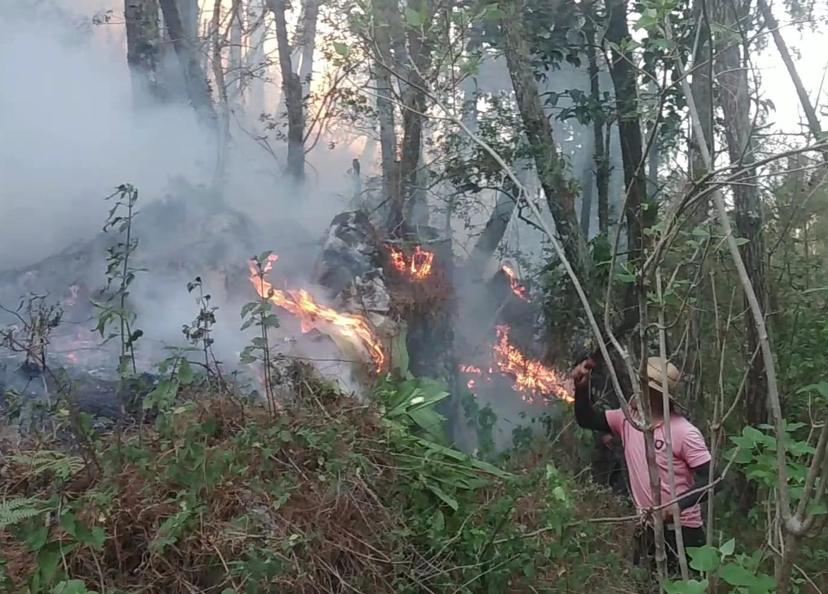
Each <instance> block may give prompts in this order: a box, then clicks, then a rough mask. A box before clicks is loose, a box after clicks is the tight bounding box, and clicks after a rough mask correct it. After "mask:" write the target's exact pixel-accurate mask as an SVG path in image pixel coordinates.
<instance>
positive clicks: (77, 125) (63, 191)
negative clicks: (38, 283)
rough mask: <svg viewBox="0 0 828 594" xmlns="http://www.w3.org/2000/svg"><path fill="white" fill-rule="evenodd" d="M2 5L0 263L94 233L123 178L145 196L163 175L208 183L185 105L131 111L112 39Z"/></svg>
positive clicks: (204, 151) (13, 263) (55, 17)
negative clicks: (107, 197)
mask: <svg viewBox="0 0 828 594" xmlns="http://www.w3.org/2000/svg"><path fill="white" fill-rule="evenodd" d="M4 4H5V3H4ZM10 4H12V5H14V6H4V7H2V8H0V85H1V86H2V88H3V92H2V93H0V138H2V139H3V141H2V143H0V180H2V182H1V183H0V206H1V207H2V215H0V269H2V268H8V267H17V266H20V265H25V264H28V263H31V262H34V261H36V260H38V259H40V258H42V257H45V256H49V255H51V254H53V253H55V252H56V251H58V250H59V249H60V248H61V247H63V246H65V245H66V244H67V243H69V242H71V241H73V240H76V239H80V238H88V237H91V236H92V235H93V234H94V233H95V232H96V231H97V230H98V229H100V227H101V225H102V221H103V218H104V216H105V214H106V209H105V205H104V204H103V203H102V198H103V196H105V195H106V194H107V193H109V192H110V191H111V189H112V188H113V187H114V186H117V185H118V184H120V183H122V182H131V183H134V184H135V185H137V186H138V187H139V188H140V189H141V191H142V195H144V196H146V197H147V198H148V199H150V198H152V197H157V196H160V195H161V193H162V192H163V189H164V187H165V185H166V183H167V181H168V179H169V177H170V176H173V175H180V176H183V177H185V178H189V179H191V180H194V181H196V180H198V179H203V178H205V177H206V175H207V174H208V171H209V170H208V167H209V165H210V164H211V159H212V152H213V151H212V148H211V146H210V143H209V141H208V138H206V137H205V135H204V133H203V132H202V131H200V130H199V128H198V126H197V124H196V121H195V117H194V114H193V113H192V110H191V109H188V108H187V106H185V105H169V106H164V107H163V108H159V109H152V110H145V111H143V112H141V113H140V114H136V113H135V112H134V111H133V110H132V108H131V106H132V89H131V86H130V77H129V71H128V69H127V68H126V58H125V52H124V51H120V52H119V51H118V50H119V48H118V44H117V39H118V38H117V37H115V38H114V40H115V41H114V42H113V38H112V37H111V36H106V35H99V34H97V33H98V32H97V31H95V30H94V29H90V28H89V26H86V27H84V26H80V23H83V17H82V16H79V15H72V14H71V13H68V14H67V13H63V12H59V11H56V10H53V9H50V8H48V7H46V6H43V5H41V4H40V3H37V4H35V3H29V2H25V1H24V2H22V3H17V2H15V3H10ZM65 4H70V3H65ZM86 22H87V23H88V22H89V18H88V16H87V19H86ZM105 26H106V25H102V26H101V27H105ZM91 27H94V25H91Z"/></svg>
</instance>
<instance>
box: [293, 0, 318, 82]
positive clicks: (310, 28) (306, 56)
mask: <svg viewBox="0 0 828 594" xmlns="http://www.w3.org/2000/svg"><path fill="white" fill-rule="evenodd" d="M318 19H319V0H304V2H302V13H301V14H300V15H299V26H298V31H297V33H296V42H295V47H294V50H293V55H294V59H295V62H296V63H295V64H294V66H295V67H297V72H298V74H299V80H300V81H302V87H303V89H304V94H305V95H307V94H308V93H309V92H310V83H311V76H312V74H313V54H314V51H315V50H316V23H317V21H318Z"/></svg>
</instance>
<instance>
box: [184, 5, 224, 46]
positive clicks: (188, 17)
mask: <svg viewBox="0 0 828 594" xmlns="http://www.w3.org/2000/svg"><path fill="white" fill-rule="evenodd" d="M177 1H178V12H179V14H180V15H181V28H182V29H183V30H184V35H186V36H187V39H192V40H196V39H198V0H177ZM217 1H218V2H221V0H217Z"/></svg>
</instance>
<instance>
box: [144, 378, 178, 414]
mask: <svg viewBox="0 0 828 594" xmlns="http://www.w3.org/2000/svg"><path fill="white" fill-rule="evenodd" d="M177 394H178V380H177V379H166V380H162V381H160V382H158V385H157V386H155V388H154V389H153V390H152V392H150V393H149V394H147V397H146V398H144V402H143V404H142V406H143V408H144V410H149V409H151V408H166V407H168V406H170V405H171V404H172V403H173V401H174V400H175V397H176V395H177Z"/></svg>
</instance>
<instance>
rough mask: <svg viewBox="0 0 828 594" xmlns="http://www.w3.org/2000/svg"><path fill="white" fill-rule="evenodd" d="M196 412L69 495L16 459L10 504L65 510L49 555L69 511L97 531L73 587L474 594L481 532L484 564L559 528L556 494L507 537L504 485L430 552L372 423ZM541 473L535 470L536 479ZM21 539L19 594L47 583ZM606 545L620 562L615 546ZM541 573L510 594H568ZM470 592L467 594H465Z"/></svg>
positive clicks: (127, 442) (130, 441)
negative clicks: (18, 500) (553, 506)
mask: <svg viewBox="0 0 828 594" xmlns="http://www.w3.org/2000/svg"><path fill="white" fill-rule="evenodd" d="M189 406H190V407H191V409H190V410H189V411H187V412H181V413H180V414H177V415H172V416H170V417H169V418H170V425H169V426H167V427H166V428H164V429H161V430H159V429H148V428H146V429H145V430H144V431H143V433H142V435H141V436H140V437H139V435H138V434H137V433H133V434H130V435H128V436H124V437H123V438H122V439H121V440H120V444H118V440H116V439H114V437H109V438H107V439H106V440H105V442H104V443H103V444H102V445H101V446H100V447H99V449H100V451H101V452H102V454H101V455H100V456H99V459H100V464H101V468H102V470H101V471H100V472H99V471H97V470H95V466H94V465H88V466H87V467H86V468H85V469H83V470H82V471H80V472H78V473H76V474H75V475H74V476H71V477H70V478H69V479H68V480H65V481H59V480H56V479H55V477H54V476H52V475H49V474H48V473H47V474H43V473H41V474H38V473H36V472H35V471H34V469H33V468H31V467H30V466H26V465H24V464H20V463H18V462H13V461H11V460H10V459H9V458H6V460H5V462H4V463H2V465H0V493H2V495H0V497H14V496H39V497H41V498H42V499H44V500H45V499H49V498H55V500H59V501H60V502H61V503H60V508H59V510H56V511H53V512H52V513H50V514H49V516H48V517H49V522H50V524H49V528H48V536H49V540H50V541H52V542H65V543H69V542H70V539H71V537H70V535H69V534H68V533H67V531H66V530H65V529H64V528H63V527H61V526H60V525H59V523H58V522H57V520H56V517H57V516H58V511H65V510H72V511H73V513H74V514H75V516H76V517H77V519H78V520H80V521H81V522H82V523H83V524H84V525H86V526H87V527H88V528H90V529H92V528H95V529H100V530H102V532H103V534H104V535H105V539H104V541H103V545H102V546H101V547H100V548H97V549H96V548H95V547H92V546H79V547H77V548H74V549H72V550H70V551H67V552H66V554H65V555H63V556H62V559H61V567H62V568H63V569H64V571H65V573H66V575H68V576H71V577H72V578H74V579H81V580H83V581H84V582H85V583H86V584H87V585H88V587H89V588H90V589H94V590H97V591H99V592H104V591H106V592H114V591H118V592H136V593H137V592H142V593H145V594H179V593H181V594H184V593H187V594H194V593H196V592H223V591H225V589H228V588H229V589H230V591H234V592H245V591H251V592H285V593H294V592H295V593H316V592H319V593H321V592H363V593H366V594H369V593H379V592H438V591H439V592H455V591H456V592H461V591H465V592H474V591H478V590H477V589H476V587H477V586H478V585H479V584H480V583H481V581H482V580H481V577H480V575H478V574H484V573H485V572H489V571H492V565H491V563H489V564H488V565H487V564H486V563H484V562H483V561H479V562H478V565H479V567H474V563H470V562H469V559H468V555H465V554H460V553H458V551H459V550H460V547H462V546H466V545H465V544H464V541H465V540H466V539H468V538H470V536H469V535H471V534H474V532H473V531H474V530H477V531H488V532H491V535H492V536H491V541H492V542H491V543H489V544H487V545H486V547H484V552H486V551H494V552H498V551H499V550H500V549H504V550H506V549H508V547H509V546H510V545H511V544H513V542H512V541H511V540H510V539H514V538H515V536H514V535H516V534H517V535H519V534H521V533H524V532H531V531H533V530H536V529H538V527H543V526H545V525H546V524H547V523H548V521H549V515H550V502H549V498H548V494H547V493H545V492H544V491H543V489H535V490H533V491H531V492H526V493H521V494H520V496H519V497H517V498H516V499H515V502H514V505H513V509H512V510H511V511H510V513H509V514H508V518H507V517H505V516H504V519H508V525H507V526H505V527H499V526H497V524H498V521H499V520H497V518H495V519H494V520H493V519H492V517H490V516H487V512H486V510H487V508H488V507H490V506H493V505H496V504H497V502H498V501H502V500H503V498H505V497H508V496H510V493H509V486H508V485H507V484H505V483H502V482H493V483H491V484H490V485H489V486H488V487H484V488H481V489H478V490H477V491H475V492H474V494H473V495H472V498H471V499H467V500H466V501H465V503H464V505H466V506H468V507H473V508H474V509H471V510H465V511H469V512H470V513H467V514H466V515H465V516H463V517H464V519H463V525H462V526H460V527H459V528H458V527H455V528H453V529H452V531H448V530H447V534H452V535H453V536H448V537H447V538H446V539H445V540H444V541H441V542H439V543H437V544H434V543H433V542H432V543H431V544H428V542H429V541H428V540H427V538H426V534H425V532H426V531H427V530H428V529H430V521H429V519H428V518H425V519H424V520H423V521H420V520H421V519H418V518H417V517H413V516H412V515H411V509H412V508H413V506H415V505H419V504H420V499H421V498H422V497H423V493H424V490H423V489H422V488H420V487H419V486H417V485H416V484H415V482H416V481H415V479H416V476H413V475H412V474H411V470H410V467H409V465H408V463H407V462H404V461H403V462H401V458H399V457H398V456H397V454H396V453H395V451H394V447H393V444H392V443H390V442H389V440H391V439H394V437H393V435H391V434H389V430H388V428H387V426H385V425H384V424H383V422H382V421H381V419H380V418H379V417H378V415H377V413H376V412H375V410H374V409H373V407H370V406H366V405H362V404H359V403H357V402H355V401H354V400H352V399H350V398H346V397H342V396H339V395H336V394H332V393H319V392H317V393H315V394H314V395H313V398H311V399H308V400H304V401H302V402H298V403H295V404H292V405H291V406H289V407H288V408H286V409H285V410H283V411H281V412H280V413H279V414H278V416H276V417H275V418H274V417H270V416H269V415H268V414H266V413H265V412H264V411H263V410H260V409H258V408H252V409H251V408H242V407H240V406H239V405H236V404H233V403H230V402H228V401H226V400H217V399H215V398H206V397H204V396H202V395H199V397H197V398H195V397H194V398H192V399H190V400H189ZM27 447H28V448H32V447H38V448H44V447H54V444H51V445H50V444H37V445H36V446H35V444H28V445H24V449H25V448H27ZM544 460H545V458H544V457H543V456H540V455H536V456H535V459H526V460H525V461H523V463H524V468H525V469H526V470H525V471H524V472H527V473H529V472H531V469H532V468H533V467H536V466H538V465H541V466H542V465H543V464H544ZM599 501H609V499H607V498H601V497H598V496H597V494H596V498H595V499H594V501H593V500H592V499H587V500H585V501H584V502H585V503H587V508H588V509H587V510H586V513H587V514H599V513H606V511H607V510H605V509H602V507H601V506H602V505H603V504H600V505H599V504H598V502H599ZM458 517H459V516H458ZM487 522H488V523H487ZM179 523H180V525H178V524H179ZM492 524H494V525H495V528H494V529H493V528H492ZM176 526H178V527H177V528H175V527H176ZM29 529H31V527H29ZM570 532H571V530H570V531H569V532H568V533H570ZM510 535H511V536H510ZM24 537H25V534H21V533H20V532H19V531H18V533H17V534H16V535H15V536H12V534H11V533H10V532H9V531H6V532H3V531H2V530H0V546H2V551H3V552H2V556H3V557H4V558H5V560H6V573H7V574H8V575H9V576H10V577H11V579H12V582H13V583H14V584H15V588H19V587H21V586H22V584H24V583H25V581H26V579H27V578H28V576H30V575H31V574H32V573H33V572H35V571H36V570H37V567H38V559H37V555H36V554H35V553H34V552H32V551H30V550H28V549H27V547H26V544H25V538H24ZM499 538H505V539H506V542H504V543H501V542H500V541H499V540H498V539H499ZM517 538H518V539H519V538H520V537H519V536H518V537H517ZM559 538H561V533H560V532H559V531H556V530H549V531H548V532H541V533H540V534H539V535H538V536H536V537H533V538H532V539H531V541H532V542H531V545H532V547H535V548H538V550H541V548H542V546H546V545H549V544H552V543H555V542H556V539H559ZM567 538H569V536H567ZM604 538H606V540H607V541H608V547H610V542H609V541H614V540H616V539H617V538H618V535H617V534H615V533H614V532H612V531H611V532H608V533H607V534H606V535H605V537H604ZM165 539H167V540H166V541H165ZM424 543H425V544H424ZM526 544H527V545H528V544H530V543H529V539H527V541H526ZM612 546H615V545H612ZM539 547H540V548H539ZM512 549H514V547H512ZM512 549H509V550H506V552H505V553H504V563H505V562H508V561H509V559H510V557H509V555H511V554H512V553H511V552H510V551H511V550H512ZM584 551H585V553H584V555H587V554H588V552H587V551H586V549H584ZM477 552H478V555H480V548H479V546H478V549H477ZM518 553H520V550H518ZM569 558H570V559H571V558H572V557H569ZM562 559H563V558H562ZM536 561H537V563H536V566H537V567H538V569H539V571H538V572H537V574H536V575H535V576H534V577H533V578H532V579H526V577H525V576H523V575H520V573H519V572H517V569H516V570H515V571H516V572H517V573H516V575H515V579H514V580H513V581H512V582H511V584H512V585H511V586H509V587H507V588H506V589H505V590H504V591H511V592H530V591H533V589H538V591H565V590H563V589H561V590H556V589H554V585H555V584H560V583H562V577H564V576H565V574H566V572H567V571H571V569H572V568H571V567H568V566H567V565H566V563H565V562H563V561H561V562H560V563H556V562H553V561H552V560H550V561H549V562H545V560H543V559H538V560H536ZM587 561H588V559H587V558H586V557H585V558H584V562H587ZM570 562H571V561H570ZM602 572H603V570H602V568H600V567H596V568H595V575H596V580H591V581H592V583H598V582H600V581H604V583H611V581H612V580H615V581H618V579H619V576H618V575H610V574H611V572H612V570H611V569H610V568H607V570H606V572H607V573H608V575H606V577H604V576H603V574H602ZM616 573H617V572H616ZM470 575H471V576H472V577H471V578H470V577H469V576H470ZM465 582H469V585H468V586H467V587H466V589H465V590H460V589H458V588H459V586H460V585H461V584H463V583H465ZM254 584H256V587H254V586H253V585H254ZM544 585H547V588H545V589H544V587H543V586H544Z"/></svg>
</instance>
